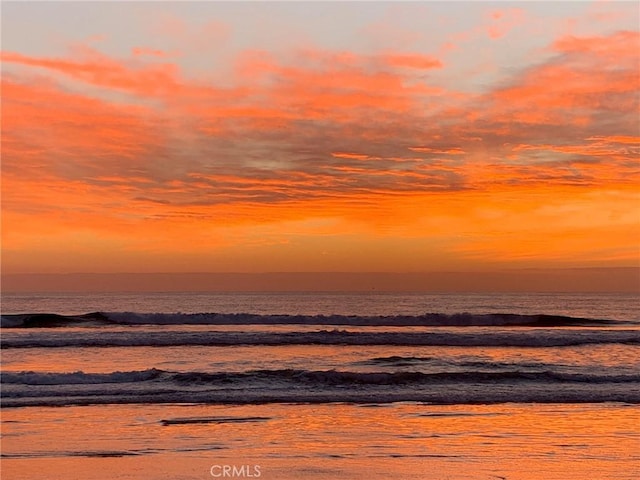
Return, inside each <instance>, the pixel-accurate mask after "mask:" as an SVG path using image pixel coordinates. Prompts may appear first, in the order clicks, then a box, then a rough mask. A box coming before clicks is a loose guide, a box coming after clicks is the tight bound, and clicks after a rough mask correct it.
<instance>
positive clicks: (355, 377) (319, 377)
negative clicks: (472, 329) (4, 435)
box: [0, 368, 640, 386]
mask: <svg viewBox="0 0 640 480" xmlns="http://www.w3.org/2000/svg"><path fill="white" fill-rule="evenodd" d="M156 380H162V381H163V382H165V383H167V382H168V383H175V384H179V385H181V386H185V385H203V384H230V383H250V382H264V381H268V382H272V381H275V382H277V381H285V382H291V383H298V384H300V383H304V384H309V383H311V384H318V385H320V384H321V385H397V384H408V383H414V384H422V383H451V382H479V383H484V382H491V383H494V382H505V381H509V382H510V381H516V380H522V381H530V382H547V383H548V382H583V383H624V382H640V374H627V375H594V374H579V373H559V372H553V371H550V370H546V371H537V372H528V371H520V370H513V371H508V372H485V371H465V372H437V373H422V372H352V371H340V370H300V369H280V370H250V371H247V372H213V373H211V372H169V371H165V370H161V369H156V368H151V369H147V370H137V371H131V372H120V371H118V372H112V373H84V372H82V371H78V372H73V373H53V372H48V373H36V372H32V371H28V372H7V373H3V375H2V377H1V378H0V383H2V384H23V385H79V384H84V385H96V384H113V383H142V382H150V381H156Z"/></svg>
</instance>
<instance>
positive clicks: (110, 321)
mask: <svg viewBox="0 0 640 480" xmlns="http://www.w3.org/2000/svg"><path fill="white" fill-rule="evenodd" d="M1 321H2V323H1V325H2V327H3V328H28V327H38V328H46V327H64V326H95V325H100V324H102V325H349V326H388V327H394V326H397V327H408V326H425V327H438V326H443V327H465V326H537V327H566V326H603V325H616V324H624V322H620V321H614V320H606V319H595V318H576V317H569V316H562V315H542V314H541V315H521V314H515V313H487V314H471V313H456V314H451V315H447V314H443V313H426V314H424V315H379V316H356V315H258V314H249V313H135V312H110V313H106V312H93V313H87V314H83V315H58V314H54V313H26V314H15V315H2V318H1Z"/></svg>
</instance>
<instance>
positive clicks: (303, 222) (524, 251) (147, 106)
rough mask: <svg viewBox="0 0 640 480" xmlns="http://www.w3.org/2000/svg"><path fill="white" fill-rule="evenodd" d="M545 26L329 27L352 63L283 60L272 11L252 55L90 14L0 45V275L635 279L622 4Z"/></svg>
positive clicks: (631, 114) (285, 54)
mask: <svg viewBox="0 0 640 480" xmlns="http://www.w3.org/2000/svg"><path fill="white" fill-rule="evenodd" d="M545 3H549V6H548V7H546V8H547V9H550V11H546V10H545V11H536V12H530V11H527V10H523V9H522V8H525V9H526V8H527V4H521V7H522V8H521V9H519V10H514V9H511V8H510V7H509V8H507V6H505V7H504V8H503V9H501V10H496V9H495V7H496V4H494V5H493V6H490V5H489V4H486V5H485V4H480V6H477V7H474V8H476V9H477V15H476V16H473V15H469V18H468V19H467V21H468V25H450V26H445V27H442V24H441V23H438V25H440V27H438V31H437V34H438V35H439V37H438V38H436V39H433V38H429V39H425V38H422V37H420V36H419V35H420V31H418V30H415V31H414V32H413V33H415V35H417V37H416V39H413V40H411V38H413V37H410V35H409V33H411V31H410V28H409V26H407V29H405V30H402V28H401V27H402V26H403V23H402V22H403V21H405V20H403V19H405V18H408V17H410V16H411V15H414V16H419V15H422V16H423V17H422V18H423V21H424V22H427V23H428V22H432V23H433V24H434V25H436V23H437V18H439V17H437V16H436V15H435V13H434V14H433V15H429V14H428V8H429V4H427V5H426V6H425V5H414V6H411V5H406V6H405V8H406V9H409V10H411V9H413V8H415V9H416V11H415V12H413V11H409V12H408V13H407V12H404V14H403V15H404V17H403V16H402V15H400V14H399V13H397V12H396V14H395V16H394V14H393V12H391V13H392V14H388V15H386V16H384V15H381V16H380V18H379V19H378V21H377V23H376V22H374V21H373V20H371V21H370V24H369V25H364V26H360V27H358V28H359V29H358V28H356V27H355V26H350V25H349V24H348V23H345V24H344V25H340V28H341V29H342V30H341V31H344V32H347V33H350V34H353V38H354V39H355V38H357V35H356V34H362V32H365V33H366V34H367V35H369V37H368V38H370V39H372V40H371V41H370V42H369V43H366V42H365V44H364V45H363V44H362V43H357V42H356V41H355V40H353V39H351V38H352V37H349V38H342V39H341V41H342V42H343V43H342V44H340V45H336V42H338V39H336V38H333V37H332V38H329V37H327V40H326V44H324V43H323V41H322V38H320V37H318V38H315V39H309V38H307V39H303V40H300V41H298V40H299V39H298V37H297V36H296V35H298V34H299V31H300V28H302V27H301V26H300V25H297V24H296V23H295V21H294V18H293V17H291V18H287V17H286V15H287V12H286V9H285V7H282V8H283V9H284V10H283V12H284V13H280V14H278V15H280V17H277V18H275V17H274V18H275V20H273V21H274V22H275V21H276V20H278V21H280V25H287V24H289V23H290V24H291V25H292V27H291V28H292V30H291V34H290V35H291V38H292V39H294V40H296V41H295V42H293V41H292V42H284V43H282V44H274V45H270V44H268V42H267V43H263V42H261V41H260V34H261V33H264V34H265V38H267V37H269V35H267V34H268V33H272V34H273V31H267V30H265V32H260V31H259V32H258V33H256V34H255V35H254V34H252V33H251V32H249V31H248V30H243V29H242V28H241V26H239V25H240V24H235V23H233V21H232V20H230V19H227V20H225V16H224V14H225V12H216V11H212V12H211V13H210V17H206V22H205V23H201V26H200V27H199V28H200V30H198V29H196V28H193V29H192V30H193V31H194V32H196V33H197V32H200V34H202V35H205V34H206V35H207V36H206V39H207V42H204V41H203V40H202V38H204V37H202V38H200V37H198V38H196V35H195V33H194V34H193V35H192V36H191V37H188V36H187V34H186V33H185V32H189V31H191V30H189V29H188V28H186V27H185V25H186V26H187V27H188V26H189V25H192V24H193V25H195V23H194V22H196V23H197V21H200V22H202V21H201V20H194V19H193V18H190V17H189V18H187V17H186V15H187V14H186V13H185V14H182V17H181V15H180V14H179V13H176V12H172V13H167V12H164V13H163V16H162V19H163V20H162V22H160V23H157V22H156V24H154V25H155V26H156V27H158V25H160V26H162V27H163V29H158V28H156V30H154V31H155V34H154V35H151V33H150V32H146V33H145V30H144V29H142V35H147V41H146V43H144V42H145V39H144V38H142V39H141V38H131V39H129V35H128V33H127V32H128V30H127V28H128V27H126V25H125V26H124V27H123V26H122V25H120V27H119V28H120V29H121V30H118V27H117V22H116V19H115V18H114V19H113V22H112V23H109V21H108V18H107V15H106V14H105V15H104V17H105V18H107V20H105V21H100V22H99V21H97V20H94V21H93V22H91V21H89V22H87V24H88V25H85V26H84V27H83V28H85V29H93V30H92V31H93V34H94V36H93V37H89V36H87V35H84V36H83V37H82V38H74V37H72V35H73V32H68V31H66V32H65V35H66V36H67V37H64V38H62V39H61V38H60V35H61V34H60V31H57V34H56V35H57V36H55V35H53V33H51V36H50V38H55V39H56V41H55V42H53V43H54V44H55V45H54V46H51V45H50V44H46V43H42V44H37V43H36V44H34V43H28V42H27V41H26V40H24V39H23V37H20V36H18V35H13V36H11V32H9V33H8V34H7V36H8V40H7V41H5V38H3V44H4V45H3V52H2V68H3V76H2V269H3V273H25V272H61V273H64V272H79V271H82V272H125V271H126V272H160V271H164V272H190V271H211V272H223V271H235V272H261V271H353V272H366V271H378V272H380V271H387V272H393V271H397V272H403V271H404V272H420V271H432V270H458V271H474V270H482V269H484V270H486V269H492V268H510V267H518V268H520V267H536V268H538V267H539V268H549V267H583V266H600V267H601V266H636V265H638V259H639V258H640V257H639V253H640V251H639V245H640V242H639V241H640V189H639V187H638V185H639V180H640V168H639V166H640V165H639V160H638V159H639V156H638V154H639V153H640V132H639V123H638V118H639V117H638V115H639V113H640V108H639V86H640V84H639V60H638V58H639V57H638V51H640V50H639V49H640V34H639V33H638V31H637V30H633V29H629V27H628V25H627V23H625V22H628V16H629V15H628V9H629V4H611V5H608V6H607V5H604V6H603V5H602V4H600V3H598V4H594V5H593V6H590V7H587V6H585V7H584V8H581V9H579V11H578V10H577V11H576V12H570V14H566V12H553V11H552V10H553V5H554V3H553V2H545ZM93 5H94V7H90V6H89V7H88V6H84V7H81V6H77V5H76V6H74V5H73V4H67V6H66V7H65V8H68V9H74V8H95V9H99V8H107V7H99V5H98V4H93ZM120 5H121V7H122V8H129V7H127V5H129V4H127V3H124V4H120ZM158 5H160V4H157V5H156V6H155V7H154V6H153V4H149V5H148V6H146V7H144V8H145V9H152V8H160V7H159V6H158ZM367 5H368V4H363V5H362V6H361V8H363V9H367V8H383V7H381V6H376V7H373V6H371V7H368V6H367ZM434 5H435V4H434ZM500 5H502V4H500ZM505 5H507V4H505ZM585 5H586V4H585ZM3 8H4V7H3ZM24 8H26V7H24ZM119 8H120V7H119ZM132 8H133V7H132ZM140 8H142V7H140ZM200 8H205V7H204V6H201V7H200ZM206 8H212V9H215V5H213V4H212V5H209V6H208V7H206ZM218 8H221V9H222V8H223V5H222V4H220V5H219V7H218ZM291 8H293V7H291ZM314 8H320V7H319V6H317V5H316V7H314ZM324 8H334V9H339V8H340V5H338V4H334V5H333V6H326V7H324ZM345 8H346V7H345ZM386 8H392V7H389V6H387V7H386ZM398 8H400V7H398ZM425 8H426V10H425ZM433 8H435V7H433ZM532 8H533V7H532ZM538 8H542V7H538ZM576 8H577V7H576ZM625 9H627V10H625ZM5 10H7V9H5ZM394 11H395V10H394ZM625 11H627V13H626V14H625V13H624V12H625ZM631 11H632V12H635V14H636V16H637V8H636V9H635V10H631ZM34 12H35V13H34ZM5 13H6V15H4V18H3V27H4V26H5V25H4V24H5V22H7V23H8V22H11V21H12V19H14V20H15V21H16V23H19V22H18V20H20V19H29V18H30V17H29V15H31V16H33V15H35V16H36V17H37V15H38V12H37V11H35V10H34V9H33V7H32V9H31V10H29V11H25V12H23V11H21V10H20V8H19V6H16V5H14V6H13V7H12V8H11V9H8V11H7V12H5ZM432 13H433V12H432ZM436 13H437V12H436ZM144 14H145V15H148V14H149V15H150V13H149V12H147V11H146V10H145V12H144ZM12 15H13V17H12ZM274 15H275V14H274ZM442 15H445V14H444V13H442ZM544 15H548V17H544ZM153 18H156V17H153ZM447 18H448V17H447ZM545 19H546V20H545ZM549 19H553V22H555V23H553V28H551V27H548V25H549V24H550V23H551V20H549ZM169 20H170V21H169ZM25 21H26V20H25ZM56 21H57V19H56V18H55V17H51V18H46V16H45V15H44V13H43V15H42V18H41V17H38V18H35V19H34V23H33V24H34V25H39V26H40V28H42V29H46V27H47V25H49V23H50V25H49V28H50V29H51V32H56V30H55V26H56ZM47 22H49V23H47ZM172 22H173V23H172ZM190 22H191V23H190ZM287 22H289V23H287ZM140 25H143V23H140ZM447 25H448V24H447ZM636 25H637V22H636ZM169 27H171V28H169ZM205 27H206V28H205ZM294 27H296V28H294ZM311 27H312V26H309V28H311ZM547 27H548V28H547ZM33 28H36V27H35V26H34V27H33ZM131 28H133V27H131ZM141 28H142V27H141ZM263 28H265V29H267V27H264V26H263ZM318 28H320V27H318ZM350 28H352V30H353V31H350V30H349V29H350ZM365 28H366V30H365ZM434 28H435V27H434ZM110 29H111V30H110ZM123 29H124V30H123ZM88 31H89V30H88ZM401 31H402V32H404V33H403V35H405V36H406V37H407V38H409V40H407V39H405V37H403V36H401V35H400V33H398V32H401ZM132 32H133V30H132ZM176 32H177V33H176ZM296 32H298V33H296ZM394 32H395V33H394ZM331 34H332V35H334V36H336V35H337V34H336V33H335V32H332V33H331ZM394 34H395V35H396V37H393V35H394ZM131 35H133V33H131ZM252 35H253V36H252ZM282 35H284V36H286V35H287V33H286V32H285V33H282ZM319 35H320V34H319ZM344 35H345V37H346V33H344ZM433 35H435V34H433ZM534 35H538V37H535V38H536V41H537V42H539V44H531V42H532V41H533V40H532V38H533V36H534ZM187 37H188V38H187ZM254 37H255V38H254ZM25 38H26V37H25ZM161 40H162V42H161ZM241 40H242V42H241ZM329 40H331V41H329ZM374 40H376V41H374ZM383 40H384V42H383ZM21 42H22V43H21ZM234 42H235V43H234ZM239 42H240V43H242V45H241V46H238V45H237V44H238V43H239ZM252 42H253V43H252ZM350 42H352V43H350ZM479 46H480V47H479ZM54 47H55V48H58V50H56V49H55V48H54ZM503 51H504V53H503ZM503 57H504V58H510V59H511V60H510V61H508V62H507V61H506V60H502V59H503ZM514 59H517V60H514Z"/></svg>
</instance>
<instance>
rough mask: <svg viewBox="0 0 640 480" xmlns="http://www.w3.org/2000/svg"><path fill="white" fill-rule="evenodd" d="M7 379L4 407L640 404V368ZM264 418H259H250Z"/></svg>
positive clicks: (154, 372) (145, 373)
mask: <svg viewBox="0 0 640 480" xmlns="http://www.w3.org/2000/svg"><path fill="white" fill-rule="evenodd" d="M1 382H2V386H3V398H2V406H3V407H22V406H33V405H71V404H100V403H184V402H187V403H234V404H242V403H272V402H293V403H297V402H305V403H306V402H317V403H327V402H357V403H362V404H371V403H375V404H382V403H390V402H398V401H419V402H428V403H460V404H463V403H502V402H554V403H581V402H612V401H618V402H627V403H640V374H627V375H620V374H577V373H561V372H556V371H551V370H544V371H543V370H541V371H535V372H527V371H520V370H513V371H507V372H481V371H465V372H438V373H421V372H391V373H390V372H353V371H338V370H300V369H281V370H252V371H247V372H240V373H231V372H198V371H192V372H171V371H165V370H159V369H148V370H142V371H131V372H112V373H102V374H95V373H84V372H73V373H36V372H12V373H5V374H4V375H3V376H2V378H1ZM227 420H228V421H234V420H233V419H227ZM227 420H225V418H218V417H216V418H213V419H209V418H206V419H199V420H198V421H201V422H205V423H206V422H209V421H210V422H211V423H214V422H222V421H227ZM264 420H266V419H263V418H260V419H257V418H253V417H252V418H251V419H246V420H245V421H264ZM180 421H181V420H180V419H178V420H175V419H174V420H172V421H171V420H170V421H169V422H168V423H180ZM183 423H184V422H183Z"/></svg>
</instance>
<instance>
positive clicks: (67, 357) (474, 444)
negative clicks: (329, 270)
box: [1, 293, 640, 480]
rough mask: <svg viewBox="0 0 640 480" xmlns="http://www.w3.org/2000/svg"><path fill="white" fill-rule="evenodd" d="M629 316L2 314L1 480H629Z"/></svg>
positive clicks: (293, 308)
mask: <svg viewBox="0 0 640 480" xmlns="http://www.w3.org/2000/svg"><path fill="white" fill-rule="evenodd" d="M639 307H640V296H638V295H632V294H557V293H553V294H551V293H549V294H422V293H407V294H398V293H389V294H384V293H357V294H341V293H329V294H328V293H295V294H290V293H250V294H248V293H241V294H232V293H224V294H212V293H157V294H149V293H144V294H139V293H122V294H113V293H108V294H107V293H104V294H69V293H65V294H51V293H46V294H9V293H3V295H2V326H3V329H2V339H1V340H2V376H1V387H2V476H3V478H9V479H31V478H43V472H46V474H44V476H45V478H61V479H67V478H69V479H71V478H74V479H75V478H82V479H140V478H145V479H146V478H149V479H155V478H172V479H173V478H184V479H207V478H208V479H211V478H232V477H233V478H258V477H259V478H263V479H282V480H293V479H323V480H327V479H360V478H361V479H378V478H380V479H382V478H400V479H405V478H406V479H443V480H444V479H500V478H504V479H507V478H508V479H510V480H512V479H529V480H530V479H563V480H565V479H573V478H575V479H584V478H591V479H602V480H606V479H627V480H631V479H636V478H638V476H639V474H640V454H639V453H638V446H639V445H640V442H639V440H640V429H639V428H638V425H640V408H639V405H640V308H639Z"/></svg>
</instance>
